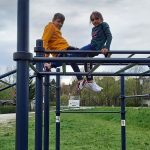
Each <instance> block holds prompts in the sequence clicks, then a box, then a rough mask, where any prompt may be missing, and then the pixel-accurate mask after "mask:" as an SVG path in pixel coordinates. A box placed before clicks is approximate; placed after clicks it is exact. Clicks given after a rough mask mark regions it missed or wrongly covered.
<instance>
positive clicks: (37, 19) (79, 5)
mask: <svg viewBox="0 0 150 150" xmlns="http://www.w3.org/2000/svg"><path fill="white" fill-rule="evenodd" d="M149 8H150V1H149V0H142V1H141V0H136V1H131V0H93V1H92V0H31V2H30V52H33V48H34V46H35V40H36V39H38V38H41V36H42V32H43V28H44V26H45V25H46V24H47V23H48V22H49V21H50V20H51V18H52V17H53V14H54V13H56V12H61V13H63V14H64V15H65V16H66V20H65V24H64V27H63V29H62V32H63V35H64V37H66V39H67V40H68V41H69V43H70V45H73V46H77V47H82V46H83V45H85V44H88V43H89V42H90V39H91V28H92V25H91V24H90V23H89V16H90V14H91V12H92V11H94V10H97V11H100V12H101V13H102V14H103V17H104V21H106V22H107V23H108V24H109V26H110V29H111V31H112V34H113V41H112V45H111V49H112V50H150V42H149V40H150V19H148V18H149V17H148V16H149V14H150V9H149ZM0 18H1V21H0V69H1V73H3V72H5V71H6V69H5V68H6V67H12V66H15V62H14V61H13V60H12V55H13V53H14V52H15V51H16V45H17V44H16V39H17V37H16V35H17V34H16V31H17V25H16V21H17V0H1V2H0Z"/></svg>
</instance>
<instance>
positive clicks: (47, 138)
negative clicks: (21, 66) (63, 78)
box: [44, 75, 50, 150]
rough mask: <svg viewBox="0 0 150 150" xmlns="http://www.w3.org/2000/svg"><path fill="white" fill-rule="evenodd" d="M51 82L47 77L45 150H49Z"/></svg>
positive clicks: (45, 88) (45, 91)
mask: <svg viewBox="0 0 150 150" xmlns="http://www.w3.org/2000/svg"><path fill="white" fill-rule="evenodd" d="M49 82H50V79H49V75H46V76H45V83H44V85H45V87H44V93H45V94H44V150H49V97H50V96H49V86H50V83H49Z"/></svg>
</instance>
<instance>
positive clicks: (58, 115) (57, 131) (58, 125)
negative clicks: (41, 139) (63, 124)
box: [56, 68, 60, 150]
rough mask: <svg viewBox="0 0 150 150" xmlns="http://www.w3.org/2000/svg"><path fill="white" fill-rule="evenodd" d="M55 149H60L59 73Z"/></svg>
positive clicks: (58, 76) (57, 76) (58, 70)
mask: <svg viewBox="0 0 150 150" xmlns="http://www.w3.org/2000/svg"><path fill="white" fill-rule="evenodd" d="M56 71H57V72H60V69H59V68H57V70H56ZM56 150H60V75H56Z"/></svg>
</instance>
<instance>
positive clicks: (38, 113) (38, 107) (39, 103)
mask: <svg viewBox="0 0 150 150" xmlns="http://www.w3.org/2000/svg"><path fill="white" fill-rule="evenodd" d="M36 49H37V50H38V52H36V56H37V57H42V56H43V53H41V52H42V50H43V42H42V40H37V41H36V47H35V51H36ZM39 51H41V52H39ZM36 69H37V70H38V71H39V72H41V71H42V70H43V63H41V62H38V63H36ZM42 85H43V78H42V76H41V75H40V74H37V77H36V94H35V99H36V101H35V150H42V109H43V86H42Z"/></svg>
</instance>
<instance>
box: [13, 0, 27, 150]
mask: <svg viewBox="0 0 150 150" xmlns="http://www.w3.org/2000/svg"><path fill="white" fill-rule="evenodd" d="M17 5H18V10H17V52H18V53H19V52H23V53H28V51H29V0H18V4H17ZM28 91H29V63H28V60H24V61H23V60H21V59H20V60H18V61H17V95H16V96H17V99H16V106H17V107H16V150H28V98H29V92H28Z"/></svg>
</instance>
